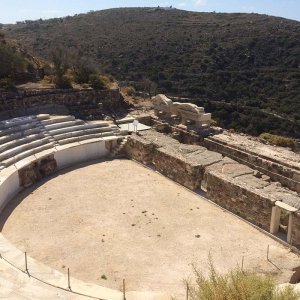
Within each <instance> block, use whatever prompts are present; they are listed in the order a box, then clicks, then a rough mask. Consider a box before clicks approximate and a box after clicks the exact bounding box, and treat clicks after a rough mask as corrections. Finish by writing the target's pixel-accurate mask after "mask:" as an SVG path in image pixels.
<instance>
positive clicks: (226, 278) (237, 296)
mask: <svg viewBox="0 0 300 300" xmlns="http://www.w3.org/2000/svg"><path fill="white" fill-rule="evenodd" d="M195 275H196V284H193V285H191V286H190V299H191V300H297V299H298V297H299V294H298V293H297V292H296V291H294V289H293V288H292V287H290V286H288V287H285V288H282V289H280V290H279V289H277V288H276V285H275V282H274V280H273V279H272V278H271V277H270V276H268V275H266V276H265V275H259V274H255V273H253V272H249V271H242V270H241V269H240V268H236V269H235V270H233V271H231V272H230V273H227V274H225V275H221V274H220V273H218V272H217V271H216V269H215V267H214V265H213V263H212V262H210V268H209V275H208V276H207V277H205V276H203V274H202V273H201V272H200V271H199V270H197V269H195Z"/></svg>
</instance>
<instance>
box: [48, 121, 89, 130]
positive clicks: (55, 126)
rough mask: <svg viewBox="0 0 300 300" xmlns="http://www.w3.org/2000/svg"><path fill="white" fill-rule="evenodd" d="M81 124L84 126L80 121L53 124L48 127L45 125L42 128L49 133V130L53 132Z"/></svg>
mask: <svg viewBox="0 0 300 300" xmlns="http://www.w3.org/2000/svg"><path fill="white" fill-rule="evenodd" d="M83 124H84V121H82V120H73V121H65V122H59V123H53V124H50V125H45V126H44V127H45V129H46V130H47V131H51V130H55V129H60V128H67V127H73V126H76V125H83Z"/></svg>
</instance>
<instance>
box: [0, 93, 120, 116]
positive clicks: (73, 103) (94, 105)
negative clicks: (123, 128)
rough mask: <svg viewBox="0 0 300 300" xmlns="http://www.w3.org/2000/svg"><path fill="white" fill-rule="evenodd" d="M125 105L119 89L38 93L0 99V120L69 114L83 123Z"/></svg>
mask: <svg viewBox="0 0 300 300" xmlns="http://www.w3.org/2000/svg"><path fill="white" fill-rule="evenodd" d="M122 106H125V102H124V101H123V99H122V96H121V94H120V91H119V89H111V90H101V91H94V90H50V91H47V90H40V91H31V92H29V91H28V92H26V93H25V94H22V95H15V96H14V97H13V96H10V97H9V98H7V99H6V98H3V99H0V119H8V118H12V117H16V116H20V115H25V114H39V113H52V114H55V113H57V114H72V115H74V116H75V117H76V118H80V119H85V120H94V119H101V118H102V114H103V112H104V110H107V109H108V110H109V109H111V108H113V109H117V108H120V107H122Z"/></svg>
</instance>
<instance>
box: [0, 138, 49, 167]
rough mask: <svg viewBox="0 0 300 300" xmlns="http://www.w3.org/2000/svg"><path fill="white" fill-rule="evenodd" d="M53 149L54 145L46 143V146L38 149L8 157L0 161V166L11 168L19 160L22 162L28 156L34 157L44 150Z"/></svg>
mask: <svg viewBox="0 0 300 300" xmlns="http://www.w3.org/2000/svg"><path fill="white" fill-rule="evenodd" d="M53 147H54V143H53V142H50V143H46V144H43V145H41V146H38V147H35V148H32V149H28V150H27V151H23V152H21V153H19V154H17V155H15V156H13V157H10V158H8V159H6V160H3V161H1V163H0V166H4V167H5V168H7V167H9V166H11V165H12V164H15V163H17V162H19V161H20V160H22V159H24V158H26V157H28V156H31V155H34V154H36V153H39V152H42V151H44V150H47V149H50V148H53Z"/></svg>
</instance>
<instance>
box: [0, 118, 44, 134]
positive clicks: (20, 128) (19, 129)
mask: <svg viewBox="0 0 300 300" xmlns="http://www.w3.org/2000/svg"><path fill="white" fill-rule="evenodd" d="M37 125H38V121H37V120H35V121H33V122H30V123H28V124H22V125H18V126H12V127H9V128H7V129H3V130H0V136H6V135H9V134H14V133H19V132H22V131H26V130H30V129H34V128H37Z"/></svg>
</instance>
